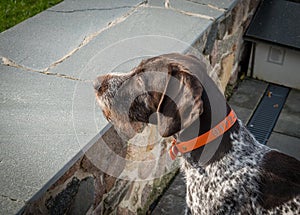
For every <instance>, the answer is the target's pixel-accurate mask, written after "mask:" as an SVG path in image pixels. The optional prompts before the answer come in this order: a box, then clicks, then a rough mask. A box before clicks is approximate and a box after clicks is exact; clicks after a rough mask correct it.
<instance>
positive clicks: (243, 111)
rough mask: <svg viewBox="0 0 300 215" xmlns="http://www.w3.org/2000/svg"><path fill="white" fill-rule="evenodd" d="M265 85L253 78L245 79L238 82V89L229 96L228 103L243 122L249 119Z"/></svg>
mask: <svg viewBox="0 0 300 215" xmlns="http://www.w3.org/2000/svg"><path fill="white" fill-rule="evenodd" d="M267 86H268V84H267V83H265V82H263V81H258V80H254V79H245V80H243V82H242V83H240V84H239V87H238V90H237V92H235V93H234V94H233V96H232V97H231V98H230V100H229V104H230V105H231V106H232V108H233V109H234V110H235V111H236V114H237V115H238V117H239V119H241V120H242V122H243V123H247V122H248V120H249V119H250V117H251V115H252V113H253V110H255V108H256V106H257V104H258V102H259V101H260V99H261V96H262V95H263V94H264V92H265V90H266V88H267ZM249 92H251V93H249Z"/></svg>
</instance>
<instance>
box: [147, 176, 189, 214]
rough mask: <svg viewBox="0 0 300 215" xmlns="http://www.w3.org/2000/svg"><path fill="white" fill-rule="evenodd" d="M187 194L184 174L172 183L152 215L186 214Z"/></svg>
mask: <svg viewBox="0 0 300 215" xmlns="http://www.w3.org/2000/svg"><path fill="white" fill-rule="evenodd" d="M185 194H186V186H185V182H184V176H183V174H182V173H179V174H178V175H177V176H176V177H175V179H174V181H173V182H172V185H171V186H170V187H169V189H168V190H167V191H166V192H165V194H164V196H163V197H162V199H161V200H160V202H159V203H158V205H157V206H156V207H155V209H154V210H153V212H152V215H159V214H165V215H168V214H169V215H174V214H184V210H185V205H186V202H185Z"/></svg>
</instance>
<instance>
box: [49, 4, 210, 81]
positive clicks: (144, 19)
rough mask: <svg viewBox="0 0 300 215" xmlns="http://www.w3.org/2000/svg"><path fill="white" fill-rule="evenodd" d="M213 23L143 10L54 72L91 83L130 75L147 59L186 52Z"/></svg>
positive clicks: (165, 12)
mask: <svg viewBox="0 0 300 215" xmlns="http://www.w3.org/2000/svg"><path fill="white" fill-rule="evenodd" d="M158 23H159V24H158ZM211 23H212V21H210V20H206V19H201V18H198V17H192V16H186V15H183V14H181V13H178V12H175V11H172V10H165V9H159V8H147V7H144V8H140V9H138V10H137V11H136V12H135V13H133V14H132V15H131V16H129V17H128V18H127V19H126V20H125V21H123V22H122V24H118V25H115V26H113V27H112V28H110V29H109V31H105V32H103V33H102V34H101V35H99V36H98V37H96V38H95V39H94V40H92V41H91V42H90V43H89V44H87V45H86V46H85V47H83V48H82V49H80V50H79V51H78V52H76V53H75V54H74V55H73V56H72V58H69V59H67V60H66V61H64V62H63V63H61V64H60V65H58V66H57V67H55V68H54V69H53V70H51V72H55V73H63V74H68V75H72V76H75V77H80V78H82V79H87V80H91V79H94V78H95V77H96V76H97V75H99V74H101V73H102V74H104V73H108V72H112V71H116V70H117V71H124V70H125V72H127V71H128V70H130V69H132V68H133V67H134V66H136V65H137V64H138V63H139V62H140V60H141V59H142V58H143V57H149V56H154V55H159V54H163V53H169V52H183V51H184V50H186V49H187V48H188V47H189V46H190V45H191V44H192V43H193V42H194V41H195V40H196V39H197V38H198V37H199V36H200V35H201V34H202V33H203V31H205V30H206V29H207V28H208V27H209V26H210V25H211ZM125 65H127V66H125ZM123 66H125V67H123Z"/></svg>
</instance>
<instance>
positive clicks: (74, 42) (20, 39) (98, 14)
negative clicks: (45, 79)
mask: <svg viewBox="0 0 300 215" xmlns="http://www.w3.org/2000/svg"><path fill="white" fill-rule="evenodd" d="M140 2H141V0H140V1H139V0H126V1H110V0H105V1H96V0H88V1H65V2H62V3H60V4H59V5H57V6H55V7H52V8H50V9H48V10H46V11H44V12H42V13H40V14H38V15H36V16H34V17H33V18H30V19H28V20H26V21H24V22H22V23H20V24H19V25H17V26H15V27H13V28H11V29H8V30H7V31H5V32H3V33H1V34H0V56H3V57H6V58H10V59H12V60H14V61H15V62H17V63H18V64H21V65H24V66H26V67H29V68H33V69H45V68H47V67H49V66H50V65H51V64H52V63H54V62H55V61H57V60H59V59H61V58H62V57H64V56H65V55H67V54H68V53H69V52H71V51H72V50H74V49H76V48H77V47H78V46H80V44H81V43H82V42H83V41H84V39H85V38H87V37H88V36H90V35H91V34H93V33H95V32H97V31H99V30H101V29H103V28H105V27H106V26H107V25H108V24H109V22H111V21H113V20H115V19H116V18H118V17H121V16H122V15H124V14H126V13H127V12H128V11H129V10H131V9H132V8H131V7H132V6H134V5H137V4H138V3H140Z"/></svg>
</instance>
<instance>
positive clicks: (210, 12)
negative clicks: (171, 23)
mask: <svg viewBox="0 0 300 215" xmlns="http://www.w3.org/2000/svg"><path fill="white" fill-rule="evenodd" d="M149 5H150V6H155V7H165V2H164V1H162V0H150V1H149ZM170 8H172V9H175V10H180V11H182V12H189V13H193V14H196V15H197V14H199V15H204V16H207V18H211V19H217V18H219V17H220V16H222V15H223V14H224V13H223V11H222V10H218V9H216V8H213V7H210V6H208V5H207V4H199V3H197V2H194V1H182V0H171V1H170Z"/></svg>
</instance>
